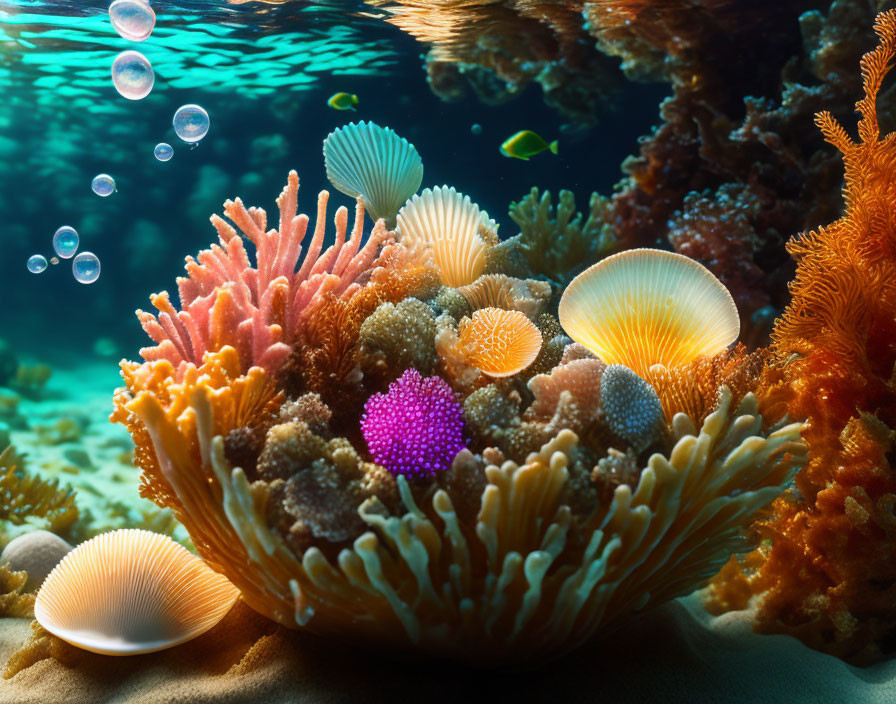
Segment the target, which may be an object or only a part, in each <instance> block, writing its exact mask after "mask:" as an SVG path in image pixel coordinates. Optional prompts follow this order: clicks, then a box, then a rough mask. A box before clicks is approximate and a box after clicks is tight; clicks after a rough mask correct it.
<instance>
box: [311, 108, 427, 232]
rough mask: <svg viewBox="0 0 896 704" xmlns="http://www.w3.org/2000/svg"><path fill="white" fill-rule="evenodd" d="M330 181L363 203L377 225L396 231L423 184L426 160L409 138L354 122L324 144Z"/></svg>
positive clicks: (328, 137)
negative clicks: (383, 223)
mask: <svg viewBox="0 0 896 704" xmlns="http://www.w3.org/2000/svg"><path fill="white" fill-rule="evenodd" d="M324 162H325V165H326V169H327V178H328V179H330V182H331V183H332V184H333V185H334V186H335V187H336V188H338V189H339V190H340V191H342V192H343V193H345V194H346V195H349V196H351V197H352V198H360V199H361V201H362V202H363V203H364V207H365V208H366V209H367V212H368V213H369V214H370V217H371V218H373V220H374V221H376V220H379V219H380V218H383V219H385V221H386V225H387V226H388V227H390V228H392V227H394V226H395V215H396V213H398V209H399V208H400V207H401V206H402V205H403V204H404V203H405V201H407V199H408V198H410V197H411V196H412V195H414V194H415V193H416V192H417V189H418V188H420V184H421V182H422V181H423V161H422V160H421V159H420V155H419V154H418V153H417V150H416V149H415V148H414V145H413V144H411V143H410V142H408V141H407V140H406V139H403V138H402V137H399V136H398V135H397V134H396V133H395V131H394V130H392V129H390V128H388V127H380V126H379V125H377V124H376V123H374V122H364V121H363V120H362V121H361V122H358V123H354V122H353V123H351V124H348V125H345V127H340V128H339V129H337V130H334V131H333V132H331V133H330V134H329V135H328V136H327V138H326V139H325V140H324Z"/></svg>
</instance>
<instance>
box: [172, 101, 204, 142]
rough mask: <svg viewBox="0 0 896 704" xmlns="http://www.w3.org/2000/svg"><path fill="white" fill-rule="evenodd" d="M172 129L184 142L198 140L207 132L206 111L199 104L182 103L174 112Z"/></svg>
mask: <svg viewBox="0 0 896 704" xmlns="http://www.w3.org/2000/svg"><path fill="white" fill-rule="evenodd" d="M173 123H174V131H175V132H176V133H177V136H178V137H180V138H181V139H182V140H184V141H185V142H198V141H199V140H200V139H202V138H203V137H205V135H206V134H207V133H208V125H209V123H208V113H207V112H206V111H205V109H204V108H202V107H201V106H199V105H193V104H190V105H182V106H181V107H179V108H178V109H177V112H176V113H174V121H173Z"/></svg>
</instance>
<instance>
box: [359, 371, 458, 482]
mask: <svg viewBox="0 0 896 704" xmlns="http://www.w3.org/2000/svg"><path fill="white" fill-rule="evenodd" d="M463 414H464V411H463V407H462V406H461V405H460V403H458V402H457V399H455V397H454V392H453V391H452V390H451V387H450V386H448V384H447V383H446V382H445V380H444V379H442V378H441V377H438V376H430V377H426V378H425V379H424V378H423V377H421V376H420V372H418V371H417V370H416V369H408V370H407V371H406V372H405V373H404V374H402V375H401V377H399V378H398V380H397V381H394V382H392V383H391V384H390V385H389V391H388V393H385V394H374V395H373V396H371V397H370V399H369V400H368V401H367V404H366V405H365V406H364V416H363V417H362V418H361V432H362V434H363V435H364V439H365V440H366V441H367V446H368V448H369V449H370V455H371V457H372V458H373V461H374V462H376V463H377V464H380V465H382V466H384V467H385V468H386V469H388V470H389V471H390V472H392V473H393V474H403V475H405V476H411V477H413V476H433V475H435V474H436V473H437V472H440V471H442V470H446V469H448V467H450V466H451V462H452V460H454V457H455V455H457V453H458V452H460V451H461V450H462V449H464V447H465V444H464V439H463Z"/></svg>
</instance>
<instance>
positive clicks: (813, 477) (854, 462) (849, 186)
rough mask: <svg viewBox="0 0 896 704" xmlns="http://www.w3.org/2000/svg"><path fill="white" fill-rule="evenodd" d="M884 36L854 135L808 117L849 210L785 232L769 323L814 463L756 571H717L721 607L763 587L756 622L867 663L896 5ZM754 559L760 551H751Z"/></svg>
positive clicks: (766, 526)
mask: <svg viewBox="0 0 896 704" xmlns="http://www.w3.org/2000/svg"><path fill="white" fill-rule="evenodd" d="M875 31H876V32H877V34H878V35H879V37H880V43H879V45H878V46H877V48H875V49H874V50H873V51H871V52H869V53H868V54H866V55H865V56H864V57H863V58H862V61H861V71H862V77H863V82H864V89H865V97H864V98H863V99H862V100H860V101H859V102H858V103H857V104H856V109H857V111H858V112H859V113H860V114H861V119H860V120H859V125H858V134H859V141H858V142H854V141H853V140H852V139H851V138H850V137H849V135H848V134H847V132H846V130H845V129H844V128H843V127H842V126H841V125H840V124H839V123H837V122H836V121H835V120H834V118H833V117H832V116H831V115H830V114H829V113H827V112H823V113H820V114H819V115H818V116H817V118H816V122H817V124H818V126H819V127H820V128H821V130H822V132H823V133H824V136H825V138H826V139H827V140H828V141H829V142H830V143H831V144H833V145H834V146H836V147H837V148H838V149H839V150H840V151H841V152H842V153H843V160H844V165H845V169H846V185H845V188H844V200H845V202H846V212H845V214H844V216H843V217H841V218H840V219H839V220H837V221H836V222H834V223H832V224H831V225H829V226H828V227H822V228H819V229H818V230H817V231H814V232H811V233H809V234H806V235H802V236H800V237H797V238H795V239H794V240H792V241H791V242H790V243H789V245H788V251H789V252H790V253H791V254H792V255H793V256H794V257H795V258H796V260H797V262H798V267H797V273H796V278H795V280H794V281H793V283H792V284H791V287H790V289H791V293H792V296H793V300H792V303H791V304H790V306H789V307H788V308H787V310H786V311H785V313H784V315H783V316H782V317H781V319H780V320H779V321H778V322H777V324H776V327H775V331H774V334H773V338H772V339H773V344H772V351H773V354H774V356H775V359H776V361H777V364H776V366H775V367H774V368H772V369H770V370H769V371H768V372H767V373H766V375H765V378H764V380H763V389H762V391H763V393H764V394H765V396H766V397H767V399H768V400H769V401H771V402H774V403H777V404H778V409H779V410H778V412H779V413H780V412H782V411H785V410H786V411H789V413H790V414H791V416H792V417H799V418H807V419H808V423H807V428H806V430H805V432H804V434H803V436H804V438H805V440H806V441H807V443H808V445H809V450H810V462H809V464H808V466H807V467H806V468H805V469H804V470H803V471H801V472H800V474H799V475H798V476H797V478H796V488H797V490H798V493H793V494H792V495H786V496H784V497H782V498H780V499H778V500H777V501H776V502H775V504H774V507H773V508H774V516H773V518H771V519H770V520H769V521H767V522H765V523H762V524H760V525H759V526H758V530H759V533H760V535H761V536H762V537H765V538H768V539H770V541H771V546H770V547H769V548H768V549H767V550H764V551H761V552H759V553H758V554H754V555H753V556H752V558H751V560H752V562H753V563H754V564H755V563H757V562H761V564H760V566H759V567H758V569H749V570H747V569H742V570H735V569H733V567H734V565H731V566H729V568H728V569H727V570H726V571H725V573H723V574H722V575H719V577H717V579H716V580H715V584H714V585H713V588H712V590H711V591H710V593H709V599H710V601H711V602H712V603H713V604H714V605H715V606H716V607H717V608H718V607H720V605H724V604H727V603H738V602H741V603H742V601H743V600H742V599H738V598H737V597H736V595H737V593H738V592H742V591H743V589H744V587H745V586H748V587H749V588H750V590H751V591H752V592H753V593H759V594H761V599H760V601H759V610H758V613H757V627H758V628H759V629H761V630H763V631H766V632H780V631H783V632H790V633H793V634H794V635H796V636H798V637H800V638H801V639H802V640H803V641H804V642H806V643H808V644H809V645H811V646H813V647H816V648H819V649H822V650H825V651H827V652H830V653H833V654H835V655H838V656H840V657H844V658H847V659H849V660H851V661H853V662H856V663H867V662H869V661H872V660H874V659H876V658H879V657H880V656H882V655H884V654H886V653H888V652H892V650H893V646H894V636H896V515H894V507H896V468H894V466H893V447H894V445H893V438H894V427H896V383H894V382H896V376H894V364H896V133H891V134H889V135H887V136H885V137H883V138H881V137H880V130H879V126H878V121H877V112H876V107H875V102H876V98H877V95H878V92H879V90H880V87H881V83H882V81H883V78H884V76H885V75H886V73H887V72H888V70H889V68H890V66H889V64H890V62H891V61H892V59H893V57H894V56H896V11H889V12H886V13H883V14H881V15H879V16H878V18H877V21H876V23H875ZM759 558H761V560H760V559H759Z"/></svg>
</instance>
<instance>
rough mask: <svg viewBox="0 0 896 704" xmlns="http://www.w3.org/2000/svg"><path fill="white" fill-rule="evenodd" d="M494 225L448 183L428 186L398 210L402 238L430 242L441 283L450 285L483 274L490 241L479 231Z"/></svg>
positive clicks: (493, 228)
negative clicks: (447, 184)
mask: <svg viewBox="0 0 896 704" xmlns="http://www.w3.org/2000/svg"><path fill="white" fill-rule="evenodd" d="M495 229H496V228H495V223H494V221H493V220H490V219H489V217H488V213H486V212H485V211H484V210H480V209H479V206H478V205H476V204H475V203H473V202H472V201H471V200H470V197H469V196H465V195H463V194H462V193H458V192H457V191H456V190H455V189H454V188H449V187H448V186H441V187H439V186H436V187H435V188H432V189H429V188H427V189H426V190H424V191H423V193H420V194H419V195H415V196H414V197H413V198H411V199H410V200H409V201H408V202H407V203H406V204H405V206H404V207H403V208H402V209H401V210H400V211H398V231H399V233H400V234H401V241H402V242H404V243H405V244H407V245H414V244H417V243H419V242H423V243H425V244H428V245H430V246H431V247H432V251H433V257H434V259H435V262H436V266H438V267H439V272H440V275H441V278H442V283H443V284H445V285H446V286H451V287H453V288H456V287H458V286H466V285H468V284H472V283H473V282H474V281H476V279H478V278H479V276H480V275H481V274H482V272H483V270H484V269H485V255H486V251H487V250H488V246H489V245H488V242H486V241H485V239H483V237H482V234H481V232H482V231H490V232H493V231H494V230H495Z"/></svg>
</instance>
